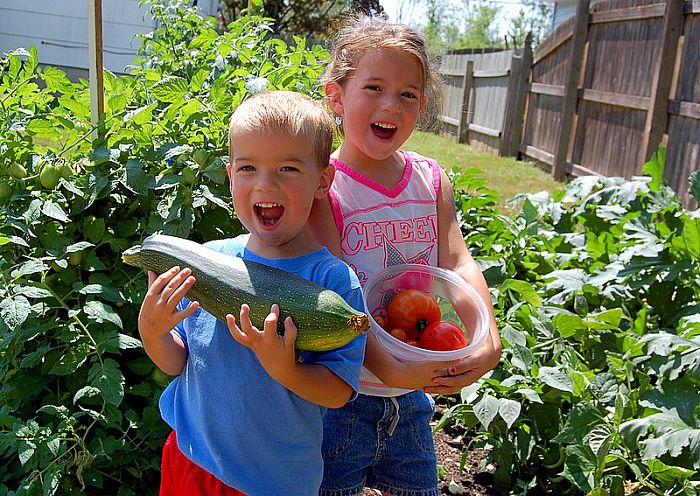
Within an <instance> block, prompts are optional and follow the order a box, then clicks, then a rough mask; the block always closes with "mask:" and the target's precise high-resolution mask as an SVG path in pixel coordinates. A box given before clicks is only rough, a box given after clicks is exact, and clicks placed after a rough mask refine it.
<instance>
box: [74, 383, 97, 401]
mask: <svg viewBox="0 0 700 496" xmlns="http://www.w3.org/2000/svg"><path fill="white" fill-rule="evenodd" d="M100 394H102V392H101V391H100V390H99V389H98V388H96V387H94V386H84V387H81V388H80V389H78V390H77V391H76V392H75V394H74V395H73V403H77V402H78V401H79V400H81V399H83V398H98V397H99V396H100Z"/></svg>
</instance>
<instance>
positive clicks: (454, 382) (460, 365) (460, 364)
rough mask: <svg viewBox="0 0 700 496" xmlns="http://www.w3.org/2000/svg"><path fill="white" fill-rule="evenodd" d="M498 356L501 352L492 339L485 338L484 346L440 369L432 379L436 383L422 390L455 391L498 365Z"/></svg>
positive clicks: (444, 392)
mask: <svg viewBox="0 0 700 496" xmlns="http://www.w3.org/2000/svg"><path fill="white" fill-rule="evenodd" d="M489 337H490V336H489ZM500 357H501V352H500V350H498V349H497V348H496V347H494V346H493V340H492V339H487V340H486V342H485V343H484V346H482V347H481V349H480V350H478V351H477V352H476V353H474V354H473V355H471V356H469V357H467V358H463V359H462V360H458V361H456V362H455V363H453V364H451V365H450V366H448V367H445V368H442V369H440V370H439V371H438V376H439V377H436V378H435V380H434V383H435V384H436V385H435V386H430V387H426V388H424V389H423V390H424V391H425V392H426V393H429V394H454V393H457V392H459V391H460V390H461V389H462V388H464V387H466V386H469V385H470V384H472V383H474V382H476V381H477V380H478V379H480V378H481V377H483V375H484V374H486V373H487V372H489V371H491V370H493V369H494V368H495V367H496V365H498V362H499V360H500Z"/></svg>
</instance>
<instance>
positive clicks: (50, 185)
mask: <svg viewBox="0 0 700 496" xmlns="http://www.w3.org/2000/svg"><path fill="white" fill-rule="evenodd" d="M60 180H61V168H60V167H57V166H55V165H54V164H52V163H50V162H49V163H47V164H45V165H44V166H43V167H42V168H41V172H40V173H39V183H40V184H41V187H42V188H44V189H54V188H55V187H56V186H57V185H58V182H59V181H60Z"/></svg>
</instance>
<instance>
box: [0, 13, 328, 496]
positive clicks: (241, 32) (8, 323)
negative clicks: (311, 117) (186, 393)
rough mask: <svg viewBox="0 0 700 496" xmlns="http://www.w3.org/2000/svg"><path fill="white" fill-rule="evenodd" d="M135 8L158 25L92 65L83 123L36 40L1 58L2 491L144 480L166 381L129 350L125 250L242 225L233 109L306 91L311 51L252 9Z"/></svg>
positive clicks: (151, 469)
mask: <svg viewBox="0 0 700 496" xmlns="http://www.w3.org/2000/svg"><path fill="white" fill-rule="evenodd" d="M141 3H143V4H148V5H149V8H150V10H151V13H152V14H153V16H154V18H155V20H156V22H155V25H156V26H160V27H158V28H156V29H155V31H153V32H152V33H148V34H144V35H142V36H141V40H142V47H141V50H140V55H139V57H140V59H139V60H137V61H136V62H135V63H134V66H133V70H132V71H131V72H130V73H129V74H128V75H123V76H117V75H114V74H112V73H110V72H105V74H104V91H105V99H104V103H105V105H104V115H103V119H102V120H101V121H100V122H99V123H98V124H97V125H96V128H95V129H93V128H92V126H91V125H89V124H88V123H89V122H90V109H89V106H88V102H89V100H90V98H89V88H88V84H87V82H86V81H82V80H81V81H80V82H78V83H73V82H71V81H70V80H69V79H68V78H67V76H66V75H65V74H64V73H63V72H61V71H60V70H58V69H56V68H53V67H50V66H47V65H45V64H40V62H46V61H45V60H41V57H40V55H41V51H42V50H44V49H45V48H42V47H39V48H38V49H37V48H36V47H30V48H28V49H26V50H25V49H23V48H22V49H17V50H15V51H13V52H11V53H7V54H0V278H1V279H2V284H0V467H2V470H0V496H5V495H9V494H16V495H19V494H24V495H37V494H44V495H46V496H52V495H57V496H58V495H60V496H68V495H75V494H81V495H86V496H92V495H104V494H111V495H119V496H134V495H140V494H151V493H152V492H153V488H154V487H157V483H158V479H159V467H160V453H161V449H162V446H163V442H164V441H165V438H166V437H167V435H168V432H169V430H170V429H169V427H168V426H167V424H166V423H165V422H164V421H163V420H162V419H161V418H160V415H159V413H158V397H159V396H160V394H161V392H162V390H163V387H164V386H165V385H166V384H167V382H168V381H169V378H168V377H167V376H165V375H164V374H161V373H159V371H157V369H156V368H155V367H154V365H153V363H152V361H151V360H150V359H149V358H148V357H147V356H146V355H145V353H144V351H143V348H142V347H141V342H140V340H139V339H138V331H137V330H136V329H137V323H136V317H137V315H138V309H139V307H140V305H141V301H142V300H143V295H144V292H145V289H146V279H145V275H144V273H143V272H141V271H139V270H137V269H134V268H131V267H126V266H125V265H124V264H123V263H122V262H121V253H122V251H123V250H124V249H125V248H128V247H130V246H133V245H134V244H138V243H139V242H140V241H141V240H142V239H143V237H144V236H146V235H148V234H151V233H153V232H155V231H161V232H164V233H166V234H171V235H174V236H180V237H184V238H190V239H194V240H197V241H200V242H202V241H206V240H211V239H215V238H227V237H232V236H235V235H237V234H240V233H242V226H241V224H240V223H239V222H238V220H237V219H236V217H235V214H233V212H232V210H231V207H230V193H229V188H228V181H227V178H226V168H225V163H226V154H227V138H226V136H227V131H228V120H229V117H230V114H231V110H232V109H233V108H235V107H236V106H237V105H238V104H239V103H240V102H241V101H242V100H243V99H245V98H247V97H248V96H249V95H250V93H251V92H252V91H253V90H257V88H260V87H261V86H265V87H267V88H269V89H294V90H295V91H301V92H303V93H306V94H309V95H314V96H316V97H319V96H320V95H319V94H318V80H319V77H320V74H321V72H322V69H323V68H322V65H321V60H323V59H324V58H325V57H326V56H327V53H326V52H325V51H324V49H323V48H322V47H321V46H320V45H315V46H313V47H311V46H308V47H307V45H306V43H305V40H303V39H299V40H298V41H296V42H294V43H295V44H293V45H288V44H287V43H286V42H284V41H282V40H279V39H276V38H273V37H271V36H269V34H270V29H269V20H267V19H263V18H261V17H258V16H255V15H251V16H243V17H241V18H240V19H236V20H233V21H232V22H230V23H229V24H228V25H227V29H226V31H225V32H224V33H222V34H219V33H217V32H216V30H215V29H214V27H215V20H214V19H203V18H201V17H200V16H199V15H198V12H197V9H194V8H191V4H192V2H188V1H185V0H153V1H151V0H144V1H143V2H141ZM251 80H255V81H259V82H262V83H264V84H262V83H261V84H258V85H257V86H256V88H252V86H250V85H249V84H248V82H249V81H251ZM251 88H252V89H251ZM93 131H97V132H95V133H93Z"/></svg>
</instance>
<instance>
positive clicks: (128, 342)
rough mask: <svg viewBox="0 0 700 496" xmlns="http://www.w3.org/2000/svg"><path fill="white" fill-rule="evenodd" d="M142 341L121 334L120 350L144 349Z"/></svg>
mask: <svg viewBox="0 0 700 496" xmlns="http://www.w3.org/2000/svg"><path fill="white" fill-rule="evenodd" d="M142 347H143V345H142V344H141V341H139V340H138V339H136V338H132V337H131V336H127V335H126V334H122V333H119V349H120V350H128V349H130V348H142Z"/></svg>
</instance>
